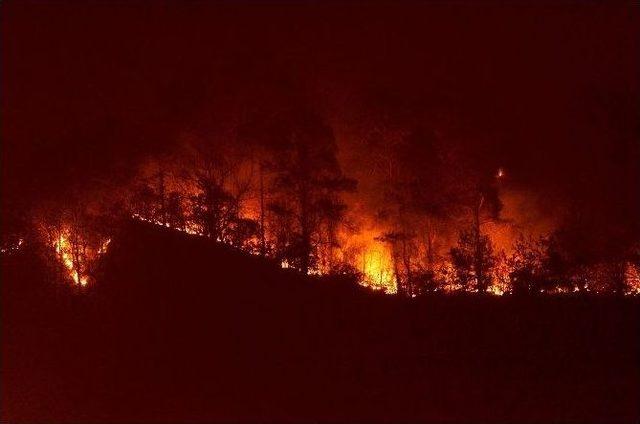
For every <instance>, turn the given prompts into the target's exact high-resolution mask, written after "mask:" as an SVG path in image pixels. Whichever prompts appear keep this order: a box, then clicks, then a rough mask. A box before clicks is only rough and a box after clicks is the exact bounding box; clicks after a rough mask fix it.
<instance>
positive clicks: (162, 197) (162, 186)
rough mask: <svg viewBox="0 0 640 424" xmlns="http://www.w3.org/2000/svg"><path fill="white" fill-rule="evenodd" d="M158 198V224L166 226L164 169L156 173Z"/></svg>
mask: <svg viewBox="0 0 640 424" xmlns="http://www.w3.org/2000/svg"><path fill="white" fill-rule="evenodd" d="M158 198H159V200H160V222H161V223H162V225H167V204H166V189H165V175H164V169H162V168H160V170H159V171H158Z"/></svg>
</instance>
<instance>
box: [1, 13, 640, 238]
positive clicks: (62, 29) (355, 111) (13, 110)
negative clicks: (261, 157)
mask: <svg viewBox="0 0 640 424" xmlns="http://www.w3.org/2000/svg"><path fill="white" fill-rule="evenodd" d="M1 20H2V21H1V22H0V28H1V29H0V31H1V43H2V46H1V47H2V48H1V53H0V54H1V55H2V60H1V63H2V74H1V80H2V87H1V88H2V90H1V92H2V100H1V101H2V122H1V125H2V188H3V192H4V194H3V210H5V211H6V210H8V209H16V208H18V209H20V208H22V207H26V206H28V205H29V204H30V203H34V202H35V203H37V202H38V201H40V200H41V199H43V198H51V197H55V196H58V195H61V194H64V193H65V192H66V191H68V190H70V189H72V188H73V187H75V186H78V185H87V184H92V181H95V180H96V179H100V178H104V177H105V176H109V178H111V179H112V180H115V181H116V182H117V181H119V179H121V180H122V181H126V180H127V178H129V176H130V174H131V173H132V172H133V170H134V168H135V166H136V164H137V163H138V162H139V161H140V160H141V159H144V158H145V157H146V156H147V155H149V154H154V153H158V152H162V151H164V150H167V149H170V148H171V146H173V145H174V144H175V143H176V142H177V140H179V139H180V135H181V134H182V133H184V132H185V131H201V132H204V133H212V132H215V130H213V129H212V128H213V127H216V125H218V124H219V123H220V122H224V121H225V119H226V117H227V116H228V115H229V114H230V113H231V111H236V110H240V109H242V108H243V107H245V106H246V107H250V105H252V104H260V105H262V106H263V107H264V105H265V104H266V105H268V104H269V103H270V102H277V101H279V99H280V98H286V97H287V96H288V94H287V93H289V92H291V91H295V92H296V93H298V94H299V95H300V96H303V97H304V98H305V99H306V101H307V102H309V103H310V104H313V106H314V107H315V108H317V109H318V110H319V111H321V113H322V114H323V115H324V116H326V117H327V119H328V120H329V121H330V122H331V124H332V126H333V127H334V129H335V131H336V135H337V140H338V143H339V146H340V149H341V151H342V152H343V157H344V158H346V159H345V161H346V163H343V164H342V166H343V168H344V169H345V172H346V173H351V174H353V175H356V176H360V174H359V170H358V167H359V166H361V164H359V163H357V161H356V162H353V163H351V162H349V161H350V159H349V158H353V157H358V156H361V153H365V152H364V151H362V152H361V151H359V150H358V149H359V147H358V146H359V143H358V137H359V131H360V130H359V128H361V127H362V125H363V118H362V117H363V116H366V115H367V113H368V110H369V107H370V103H369V100H370V99H371V98H376V96H382V97H383V98H385V99H387V100H388V102H389V103H388V104H390V105H391V106H389V108H390V109H389V110H390V111H391V113H395V112H398V113H399V114H401V113H402V110H404V108H407V107H408V108H413V109H419V110H420V111H421V113H422V114H423V115H424V116H431V117H434V119H433V121H432V122H437V123H436V124H434V125H436V126H437V125H441V123H442V122H455V126H456V128H457V132H456V134H457V135H458V137H459V138H460V139H462V143H463V145H465V146H468V148H469V149H477V150H482V151H484V152H488V154H490V155H491V156H492V157H494V158H495V161H496V163H499V164H501V166H504V167H505V169H506V170H508V173H509V176H510V183H511V184H512V185H513V186H517V187H523V188H525V189H526V190H529V191H531V192H532V193H537V195H538V196H542V197H544V198H545V199H560V201H561V202H563V203H564V204H577V205H579V206H580V207H582V208H585V209H589V210H594V211H597V213H596V215H601V216H602V217H607V219H613V220H617V221H621V222H623V223H624V224H625V225H632V224H634V223H635V224H637V222H636V221H637V219H636V218H637V216H638V212H640V208H639V207H638V202H639V201H638V197H639V196H638V184H639V183H638V181H640V174H639V171H638V168H639V163H640V160H639V154H638V152H639V147H638V145H639V143H638V134H639V133H640V132H639V129H640V128H639V122H640V119H639V116H640V115H639V106H638V105H639V104H640V103H639V102H638V89H639V86H638V82H639V76H640V54H639V53H640V46H639V43H640V41H639V40H640V34H639V32H640V26H639V25H638V9H637V8H630V7H628V6H623V5H620V6H604V5H581V6H578V5H575V4H574V5H569V4H567V5H554V6H551V5H549V4H547V5H541V6H535V7H534V6H529V5H524V4H521V5H517V6H516V5H514V6H499V7H498V6H497V5H494V6H490V5H476V6H469V5H463V4H461V3H455V2H454V3H451V4H444V3H438V4H433V5H427V4H416V3H405V4H404V5H401V6H394V7H391V6H390V4H387V3H382V2H375V3H370V4H359V3H356V2H351V3H349V2H347V3H340V2H329V3H327V4H324V5H320V4H317V3H314V2H302V3H299V4H294V3H293V2H290V3H262V2H244V3H239V4H232V3H231V2H222V3H218V4H211V3H209V4H199V3H189V4H165V5H162V4H158V3H154V4H151V3H145V2H133V3H131V4H130V3H125V2H121V3H118V4H115V5H114V4H107V3H98V2H94V3H88V4H81V3H78V2H69V3H64V2H58V3H20V2H11V1H10V2H4V3H3V5H2V15H1ZM394 108H397V110H394ZM435 130H436V131H437V130H438V128H435ZM354 151H355V154H354Z"/></svg>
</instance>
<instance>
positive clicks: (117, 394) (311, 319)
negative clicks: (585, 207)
mask: <svg viewBox="0 0 640 424" xmlns="http://www.w3.org/2000/svg"><path fill="white" fill-rule="evenodd" d="M2 272H3V280H2V419H3V420H7V421H21V422H34V421H38V422H83V423H86V422H127V423H129V422H184V421H188V422H211V421H224V422H229V421H236V422H237V421H277V422H279V421H315V422H318V421H354V420H357V421H385V422H391V421H393V422H397V421H415V420H418V419H420V420H429V421H439V422H442V421H448V422H451V421H453V422H469V421H473V422H481V421H493V422H513V421H517V422H540V421H553V422H576V421H579V422H637V419H638V417H640V405H639V401H638V399H640V361H639V360H638V358H639V357H640V340H639V338H640V336H639V334H640V319H639V318H640V312H639V307H638V302H637V300H633V299H608V298H546V299H517V298H495V297H489V298H482V297H473V296H470V297H465V296H447V297H434V298H430V299H422V300H420V301H414V302H407V301H402V300H399V299H396V298H394V297H390V296H383V295H376V294H373V293H370V292H368V291H365V290H362V289H358V288H356V287H348V286H344V285H341V284H339V283H336V282H330V281H320V280H316V279H311V278H305V277H302V276H300V275H297V274H296V273H294V272H291V271H287V270H281V269H280V268H278V267H277V266H276V265H275V264H273V263H271V262H269V261H264V260H261V259H260V258H257V257H253V256H250V255H246V254H244V253H242V252H238V251H235V250H233V249H231V248H229V247H226V246H220V245H218V244H215V243H211V242H208V241H206V240H202V239H199V238H196V237H190V236H186V235H184V234H181V233H175V232H172V231H169V230H162V229H158V228H156V227H153V226H147V225H143V224H139V223H131V224H130V225H129V226H128V227H127V228H125V229H124V230H123V231H122V235H121V236H118V237H115V238H114V240H113V242H112V244H111V246H110V250H109V253H108V254H107V255H106V256H105V258H104V261H103V263H102V266H101V275H100V277H99V282H98V283H97V284H96V285H95V286H94V287H92V288H91V289H90V290H89V291H88V292H87V293H74V292H73V291H71V290H64V288H61V287H59V286H57V285H55V284H53V283H48V281H49V280H48V276H47V273H46V270H45V268H44V267H41V266H40V265H39V260H38V259H37V257H36V256H34V255H32V254H30V253H29V252H28V251H25V252H22V253H20V254H19V255H15V256H13V257H11V258H4V259H3V268H2Z"/></svg>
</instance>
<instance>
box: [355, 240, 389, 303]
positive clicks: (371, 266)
mask: <svg viewBox="0 0 640 424" xmlns="http://www.w3.org/2000/svg"><path fill="white" fill-rule="evenodd" d="M361 261H362V269H361V271H362V273H363V274H364V280H363V281H362V282H361V284H362V285H363V286H365V287H369V288H371V289H373V290H383V291H384V292H385V293H389V294H395V293H397V292H398V287H397V285H396V279H395V277H394V275H393V271H392V270H393V265H392V258H391V254H390V253H389V250H388V249H387V248H386V246H382V245H381V244H379V243H378V244H377V245H376V243H375V242H374V241H372V242H371V243H370V244H369V245H368V246H367V247H366V249H365V250H364V251H363V252H362V255H361Z"/></svg>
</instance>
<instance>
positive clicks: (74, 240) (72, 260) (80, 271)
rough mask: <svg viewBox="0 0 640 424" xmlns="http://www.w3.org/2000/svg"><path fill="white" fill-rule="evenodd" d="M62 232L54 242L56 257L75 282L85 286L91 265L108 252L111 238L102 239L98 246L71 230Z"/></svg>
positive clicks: (88, 278) (87, 282)
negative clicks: (93, 245) (85, 240)
mask: <svg viewBox="0 0 640 424" xmlns="http://www.w3.org/2000/svg"><path fill="white" fill-rule="evenodd" d="M60 233H61V234H60V235H59V236H58V238H57V239H56V240H55V241H54V242H53V248H54V250H55V253H56V257H57V258H58V259H59V260H60V263H61V264H62V265H63V266H64V268H65V270H66V271H67V275H68V276H69V278H71V280H72V281H73V282H74V284H75V285H78V286H81V287H85V286H87V285H88V284H89V280H90V269H91V266H92V265H93V264H94V262H95V261H96V260H97V259H98V258H99V257H100V256H101V255H103V254H105V253H106V252H107V249H108V247H109V244H110V243H111V239H106V240H104V241H102V242H101V243H100V244H99V245H98V246H97V247H90V246H87V243H85V242H84V240H82V239H81V236H79V235H77V234H71V233H70V231H69V230H66V231H61V232H60Z"/></svg>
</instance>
